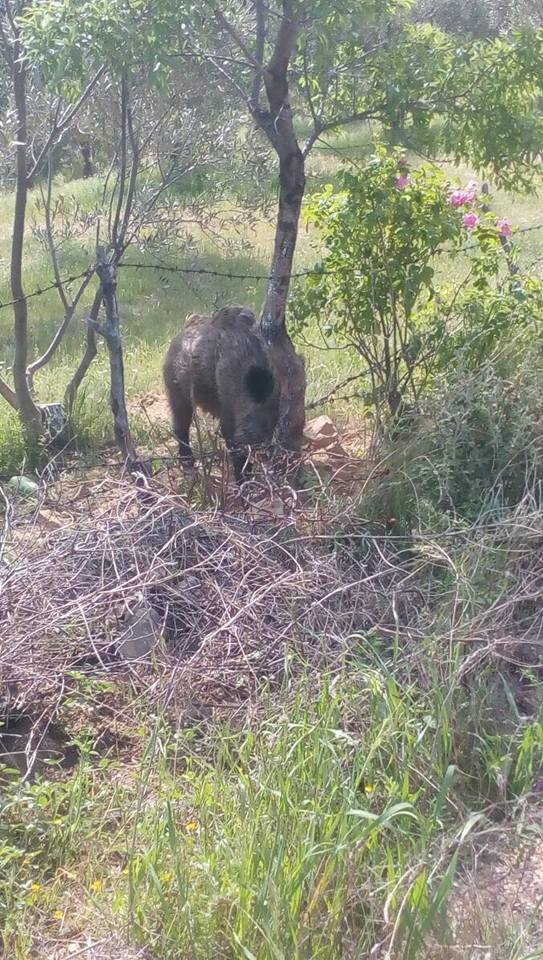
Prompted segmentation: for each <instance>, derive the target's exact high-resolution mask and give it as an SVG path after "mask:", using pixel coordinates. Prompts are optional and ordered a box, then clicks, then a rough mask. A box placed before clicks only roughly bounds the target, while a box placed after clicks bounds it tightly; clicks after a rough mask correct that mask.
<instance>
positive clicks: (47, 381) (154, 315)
mask: <svg viewBox="0 0 543 960" xmlns="http://www.w3.org/2000/svg"><path fill="white" fill-rule="evenodd" d="M325 140H326V142H323V143H320V142H319V144H318V145H317V148H316V150H315V152H314V153H313V154H312V156H311V158H310V160H309V164H308V175H309V177H308V190H309V192H311V191H312V190H313V189H316V188H318V187H319V186H320V185H321V184H322V183H323V182H325V181H327V180H328V181H329V180H331V179H333V178H334V176H335V173H336V172H337V170H338V168H339V166H340V165H341V163H342V162H347V163H350V162H354V163H358V161H359V160H361V159H364V158H365V157H366V156H367V154H368V152H369V151H370V149H371V131H370V130H369V129H368V128H364V127H362V128H360V129H359V128H353V129H352V130H349V131H347V132H344V133H342V134H338V135H336V136H334V137H329V138H325ZM414 159H415V158H414ZM450 169H451V176H453V175H455V174H458V175H460V176H461V177H462V178H468V177H469V176H470V175H471V174H470V171H468V170H467V169H466V170H464V169H462V170H459V171H455V170H454V168H450ZM193 187H194V189H197V188H198V185H197V184H196V185H193ZM189 188H190V184H189V185H188V186H187V190H188V191H189V192H190V189H189ZM101 189H102V183H101V180H100V178H99V177H96V178H94V179H91V180H75V181H71V182H67V183H66V182H63V181H62V179H59V181H58V182H57V183H56V185H55V196H57V197H58V196H63V197H65V198H67V200H66V202H67V203H68V209H69V210H70V209H73V210H78V209H79V210H82V211H94V212H95V214H97V213H98V211H99V209H100V204H101ZM38 200H39V193H38V191H37V190H36V191H34V192H33V193H32V195H31V198H30V202H29V212H28V219H29V223H30V224H32V223H34V222H39V217H40V214H39V211H38V210H37V209H36V203H37V202H38ZM493 203H494V206H495V209H496V211H497V212H498V213H500V214H503V215H510V216H511V218H512V220H513V221H514V222H515V223H516V224H518V225H519V226H521V227H530V226H534V225H536V224H537V223H539V222H543V204H542V203H541V201H540V200H539V199H538V198H537V197H530V198H527V199H526V198H525V199H522V198H518V197H516V198H512V197H509V196H506V195H504V194H497V196H496V197H495V199H494V201H493ZM237 215H238V212H237V210H236V206H235V202H232V203H231V202H230V201H223V202H221V203H220V204H218V205H217V206H216V209H215V210H214V213H213V219H212V222H211V227H212V228H213V233H211V232H210V231H205V232H202V230H201V229H200V228H199V227H198V226H197V225H188V226H186V227H183V226H182V225H180V231H181V233H180V235H181V237H184V239H182V242H181V244H180V246H179V249H178V250H177V251H176V250H173V251H170V252H169V253H168V254H167V255H166V257H165V259H166V260H167V261H168V262H170V263H172V262H173V263H174V264H176V265H178V266H188V267H193V266H196V267H205V268H207V269H210V270H217V271H218V272H225V273H232V274H238V273H239V274H258V275H260V274H262V275H265V274H266V273H267V271H268V269H269V259H270V251H271V248H272V241H273V218H274V213H273V210H272V212H271V213H270V216H269V219H268V218H266V217H258V216H257V218H256V219H255V220H254V222H252V223H251V224H247V225H246V227H245V228H243V229H242V230H241V232H240V229H239V224H238V222H237ZM180 216H181V218H182V211H181V213H180ZM11 217H12V197H11V196H9V195H6V194H4V195H2V196H0V263H2V262H3V263H5V265H6V267H7V265H8V263H9V248H10V241H11ZM91 220H92V218H91ZM83 227H84V225H83ZM83 227H82V233H81V235H75V236H70V237H69V238H68V239H67V240H66V242H65V243H64V244H63V246H62V249H61V252H60V256H59V259H60V269H61V273H62V274H63V275H66V274H70V273H72V272H79V271H80V270H82V269H84V268H85V267H86V266H87V265H88V264H89V263H90V262H92V259H93V254H92V250H93V244H94V239H93V235H94V222H92V223H91V225H90V226H89V225H87V227H85V228H83ZM217 237H219V238H220V240H219V239H217ZM518 244H519V247H520V249H521V259H522V262H523V263H525V264H532V263H533V261H537V262H536V264H535V266H534V270H535V272H536V273H537V272H541V269H542V264H543V230H541V231H534V232H531V233H526V234H523V235H522V236H521V237H520V238H519V240H518ZM317 257H318V245H317V238H316V236H315V234H314V232H313V230H310V231H307V229H306V226H305V223H304V221H303V218H302V227H301V231H300V238H299V246H298V253H297V260H296V265H295V266H296V267H297V268H298V269H300V268H303V267H305V266H309V265H311V264H312V263H314V262H315V260H316V259H317ZM129 259H131V260H135V259H137V260H138V261H139V260H141V259H142V258H141V255H140V254H139V253H138V252H137V251H134V252H133V254H131V255H130V258H129ZM143 259H144V261H145V262H147V263H149V262H150V261H151V258H149V257H144V258H143ZM461 269H462V267H461V265H459V264H448V263H446V262H443V265H442V271H443V274H444V275H447V276H448V277H449V278H450V277H454V276H455V275H456V274H457V273H458V271H459V270H460V271H461ZM50 279H51V269H50V265H49V262H48V255H47V252H46V251H45V250H44V248H43V245H42V244H41V243H40V242H39V240H38V238H37V236H36V235H35V233H33V232H29V234H28V237H27V242H26V246H25V287H26V290H27V291H31V290H34V289H37V288H38V287H40V286H44V285H45V284H46V283H47V282H48V281H50ZM265 286H266V285H265V282H264V281H255V280H236V279H233V280H230V279H228V278H223V277H216V276H209V275H200V276H199V275H192V276H190V275H189V276H184V275H181V274H172V273H162V274H161V272H160V271H157V270H154V269H153V270H151V269H149V270H134V269H129V268H126V269H121V270H120V271H119V301H120V310H121V319H122V323H123V333H124V341H125V351H126V372H127V392H128V396H129V398H133V397H137V396H139V395H141V394H142V393H146V392H149V391H155V392H156V391H161V390H162V383H161V365H162V358H163V355H164V352H165V349H166V346H167V344H168V342H169V340H170V339H171V337H172V336H173V335H174V334H175V333H176V332H178V331H179V329H180V328H181V327H182V325H183V323H184V320H185V317H186V316H187V315H188V314H189V313H191V312H208V311H210V310H212V309H214V308H215V307H217V306H218V305H223V304H225V303H228V302H230V303H232V302H242V303H247V304H249V305H251V306H252V307H253V308H255V309H256V310H258V309H259V308H260V306H261V305H262V302H263V298H264V295H265ZM92 295H93V287H92V286H91V288H89V290H88V292H87V295H86V297H85V298H84V300H83V301H82V302H81V304H80V308H79V310H78V312H77V315H76V317H75V318H74V320H73V322H72V325H71V328H70V330H69V331H68V334H67V336H66V338H65V340H64V342H63V344H62V346H61V348H60V350H59V351H58V352H57V354H56V356H55V358H54V360H53V362H52V363H51V364H50V365H49V366H48V367H47V368H46V369H44V370H42V371H40V372H39V373H38V374H37V376H36V390H37V394H38V397H39V400H40V401H44V402H48V401H58V400H59V399H62V396H63V393H64V389H65V387H66V384H67V383H68V381H69V379H70V376H71V374H72V372H73V369H74V367H75V365H76V364H77V362H78V359H79V357H80V355H81V352H82V349H83V337H84V324H83V322H82V321H83V320H84V317H85V311H86V310H87V309H88V306H89V303H90V301H91V298H92ZM8 299H10V292H9V286H8V270H7V269H6V270H5V272H4V279H3V281H2V280H0V302H4V301H6V300H8ZM61 317H62V307H61V303H60V300H59V298H58V296H57V294H56V292H55V291H50V292H48V293H46V294H44V295H43V296H40V297H36V298H35V299H32V300H30V301H29V348H30V356H31V358H33V357H36V356H38V355H40V354H41V352H43V350H45V348H46V347H47V346H48V344H49V342H50V340H51V338H52V336H53V334H54V332H55V330H56V328H57V325H58V323H59V321H60V319H61ZM12 323H13V318H12V313H11V310H10V309H9V308H8V309H0V373H1V372H4V373H5V371H6V367H9V364H10V363H11V360H12V356H13V333H12ZM321 345H322V340H321V338H320V335H319V330H318V328H317V327H316V326H315V328H314V329H310V330H309V331H308V333H307V336H306V338H305V341H304V342H302V343H301V344H300V347H301V349H302V350H303V352H304V354H305V355H306V360H307V367H308V400H309V401H311V400H314V399H317V398H319V397H321V396H323V395H324V394H326V393H327V392H328V391H329V390H331V389H332V387H333V386H334V385H335V384H336V383H337V382H338V381H340V380H341V379H343V378H345V377H347V376H349V375H351V374H352V373H353V372H356V371H357V370H358V369H359V359H358V357H357V356H356V354H355V353H354V352H353V351H351V350H333V349H332V350H323V349H320V347H321ZM100 352H101V357H100V359H98V360H97V361H96V362H95V364H94V366H93V368H92V369H91V372H90V375H89V377H88V380H87V382H86V385H85V389H84V392H83V395H82V400H83V401H84V400H85V398H86V400H87V402H82V403H80V405H79V414H80V415H79V422H78V428H79V430H80V432H81V435H82V436H83V435H84V436H85V438H86V440H87V442H88V443H91V444H95V445H96V444H99V443H100V442H101V441H102V440H103V438H106V437H107V438H110V436H111V426H110V415H109V411H108V405H107V386H106V383H107V377H106V376H105V371H106V367H107V365H106V361H105V358H104V357H103V353H104V350H103V346H101V349H100ZM329 410H330V412H333V413H334V416H336V417H338V418H339V419H340V421H342V420H351V421H352V420H353V418H356V417H357V416H360V415H361V413H362V408H361V407H360V405H359V404H358V405H357V403H356V402H355V403H354V404H353V403H352V402H351V403H349V404H337V405H335V406H333V407H330V408H329ZM325 412H328V411H327V410H326V408H325ZM139 432H140V434H141V432H142V431H141V430H139ZM143 433H145V431H143ZM16 434H17V427H16V424H15V422H14V419H13V417H12V415H11V413H10V411H9V410H8V409H7V406H6V404H4V403H2V404H1V405H0V474H1V475H4V476H5V475H6V474H11V473H13V472H15V471H16V470H18V469H20V467H21V465H22V445H21V442H20V441H19V440H18V439H17V436H16ZM143 439H144V440H145V441H146V442H147V443H150V442H151V441H152V437H150V436H147V437H143Z"/></svg>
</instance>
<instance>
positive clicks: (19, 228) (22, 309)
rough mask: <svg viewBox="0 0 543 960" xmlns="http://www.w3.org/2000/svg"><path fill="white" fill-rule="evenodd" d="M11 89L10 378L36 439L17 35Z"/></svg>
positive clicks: (39, 426)
mask: <svg viewBox="0 0 543 960" xmlns="http://www.w3.org/2000/svg"><path fill="white" fill-rule="evenodd" d="M13 91H14V95H15V109H16V114H17V132H16V142H17V147H16V187H15V214H14V218H13V240H12V245H11V292H12V296H13V299H14V300H15V301H16V302H15V303H14V305H13V317H14V328H15V358H14V361H13V382H14V386H15V393H16V395H17V402H18V408H19V416H20V418H21V420H22V423H23V428H24V430H25V433H26V434H27V436H28V437H29V438H30V439H33V440H35V439H37V438H38V437H39V436H40V434H41V433H42V432H43V423H42V417H41V414H40V411H39V409H38V407H37V406H36V404H35V403H34V401H33V399H32V396H31V393H30V389H29V386H28V381H27V376H26V368H27V362H28V308H27V302H26V300H25V299H24V289H23V245H24V238H25V224H26V201H27V196H28V180H27V169H26V159H27V121H26V65H25V60H24V52H23V51H22V49H21V45H20V43H19V40H18V39H17V38H16V40H15V43H14V45H13Z"/></svg>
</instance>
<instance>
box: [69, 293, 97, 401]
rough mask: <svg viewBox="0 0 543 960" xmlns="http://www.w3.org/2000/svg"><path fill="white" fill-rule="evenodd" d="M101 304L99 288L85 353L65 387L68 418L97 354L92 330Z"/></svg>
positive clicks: (88, 329)
mask: <svg viewBox="0 0 543 960" xmlns="http://www.w3.org/2000/svg"><path fill="white" fill-rule="evenodd" d="M101 303H102V287H101V286H100V287H99V288H98V290H97V291H96V294H95V297H94V300H93V303H92V307H91V309H90V313H89V317H88V320H87V339H86V346H85V352H84V354H83V356H82V357H81V360H80V362H79V366H78V368H77V370H76V371H75V373H74V375H73V377H72V379H71V380H70V382H69V384H68V386H67V387H66V392H65V394H64V404H65V406H66V411H67V414H68V417H71V416H72V414H73V410H74V405H75V401H76V397H77V391H78V390H79V387H80V386H81V384H82V382H83V380H84V379H85V376H86V374H87V370H88V369H89V367H90V365H91V363H92V361H93V360H94V358H95V356H96V354H97V353H98V349H97V346H96V333H95V330H94V325H95V324H96V321H97V320H98V314H99V312H100V306H101Z"/></svg>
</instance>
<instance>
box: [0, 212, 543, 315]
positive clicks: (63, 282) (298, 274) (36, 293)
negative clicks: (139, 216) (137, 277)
mask: <svg viewBox="0 0 543 960" xmlns="http://www.w3.org/2000/svg"><path fill="white" fill-rule="evenodd" d="M536 230H543V223H536V224H532V225H531V226H528V227H519V229H518V230H516V231H515V234H514V235H515V236H518V234H524V233H533V232H534V231H536ZM477 246H478V244H476V243H471V244H468V245H467V246H465V247H464V248H459V249H456V248H454V247H443V248H442V249H441V250H436V255H437V254H440V255H441V254H444V253H456V254H459V253H465V252H467V251H469V250H473V249H475V248H476V247H477ZM540 259H543V258H538V259H537V260H534V262H533V264H532V265H531V266H535V264H536V263H538V262H539V260H540ZM116 266H117V269H126V268H128V269H133V270H158V271H159V272H161V273H178V274H183V275H188V276H191V275H192V276H194V275H196V276H198V275H199V276H207V277H220V278H221V279H223V280H258V281H261V282H269V281H270V280H272V279H273V276H272V275H271V274H269V273H231V272H229V271H227V270H214V269H212V268H211V267H179V266H176V265H175V264H164V263H132V262H130V261H124V262H121V263H118V264H117V265H116ZM95 272H96V269H95V267H94V266H89V267H87V268H86V269H85V270H82V271H81V273H75V274H71V275H69V276H66V277H60V278H59V279H58V280H52V281H51V282H50V283H47V284H46V285H45V286H39V287H36V289H35V290H32V291H31V293H26V294H24V296H22V297H14V298H13V299H11V300H2V301H0V310H3V309H4V308H6V307H13V306H15V304H17V303H24V302H25V301H27V300H32V299H33V298H34V297H41V296H42V295H43V294H44V293H49V292H50V291H51V290H58V289H60V288H61V287H63V286H68V285H69V284H71V283H75V281H76V280H83V279H84V278H86V277H90V276H92V274H93V273H95ZM339 272H340V271H338V270H324V269H321V270H319V269H317V268H316V267H313V268H308V269H306V270H297V271H295V272H293V273H290V274H285V275H284V277H283V278H282V279H288V280H289V281H290V280H298V279H302V278H304V277H327V276H334V275H335V274H337V273H339Z"/></svg>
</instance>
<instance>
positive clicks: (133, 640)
mask: <svg viewBox="0 0 543 960" xmlns="http://www.w3.org/2000/svg"><path fill="white" fill-rule="evenodd" d="M161 627H162V624H161V621H160V618H159V617H158V616H157V614H156V613H155V612H154V610H153V609H152V608H151V607H150V606H149V604H148V603H146V602H145V601H144V600H142V601H141V602H140V603H138V605H137V606H136V607H135V608H134V610H133V612H132V613H131V614H130V616H128V617H127V619H126V621H125V630H124V631H123V633H122V635H121V637H120V639H119V647H118V650H119V655H120V656H121V657H122V658H123V660H144V659H146V658H147V657H148V656H149V654H150V653H151V652H152V651H153V650H154V649H155V648H156V647H157V646H158V644H159V643H160V641H161V639H162V630H161Z"/></svg>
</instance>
